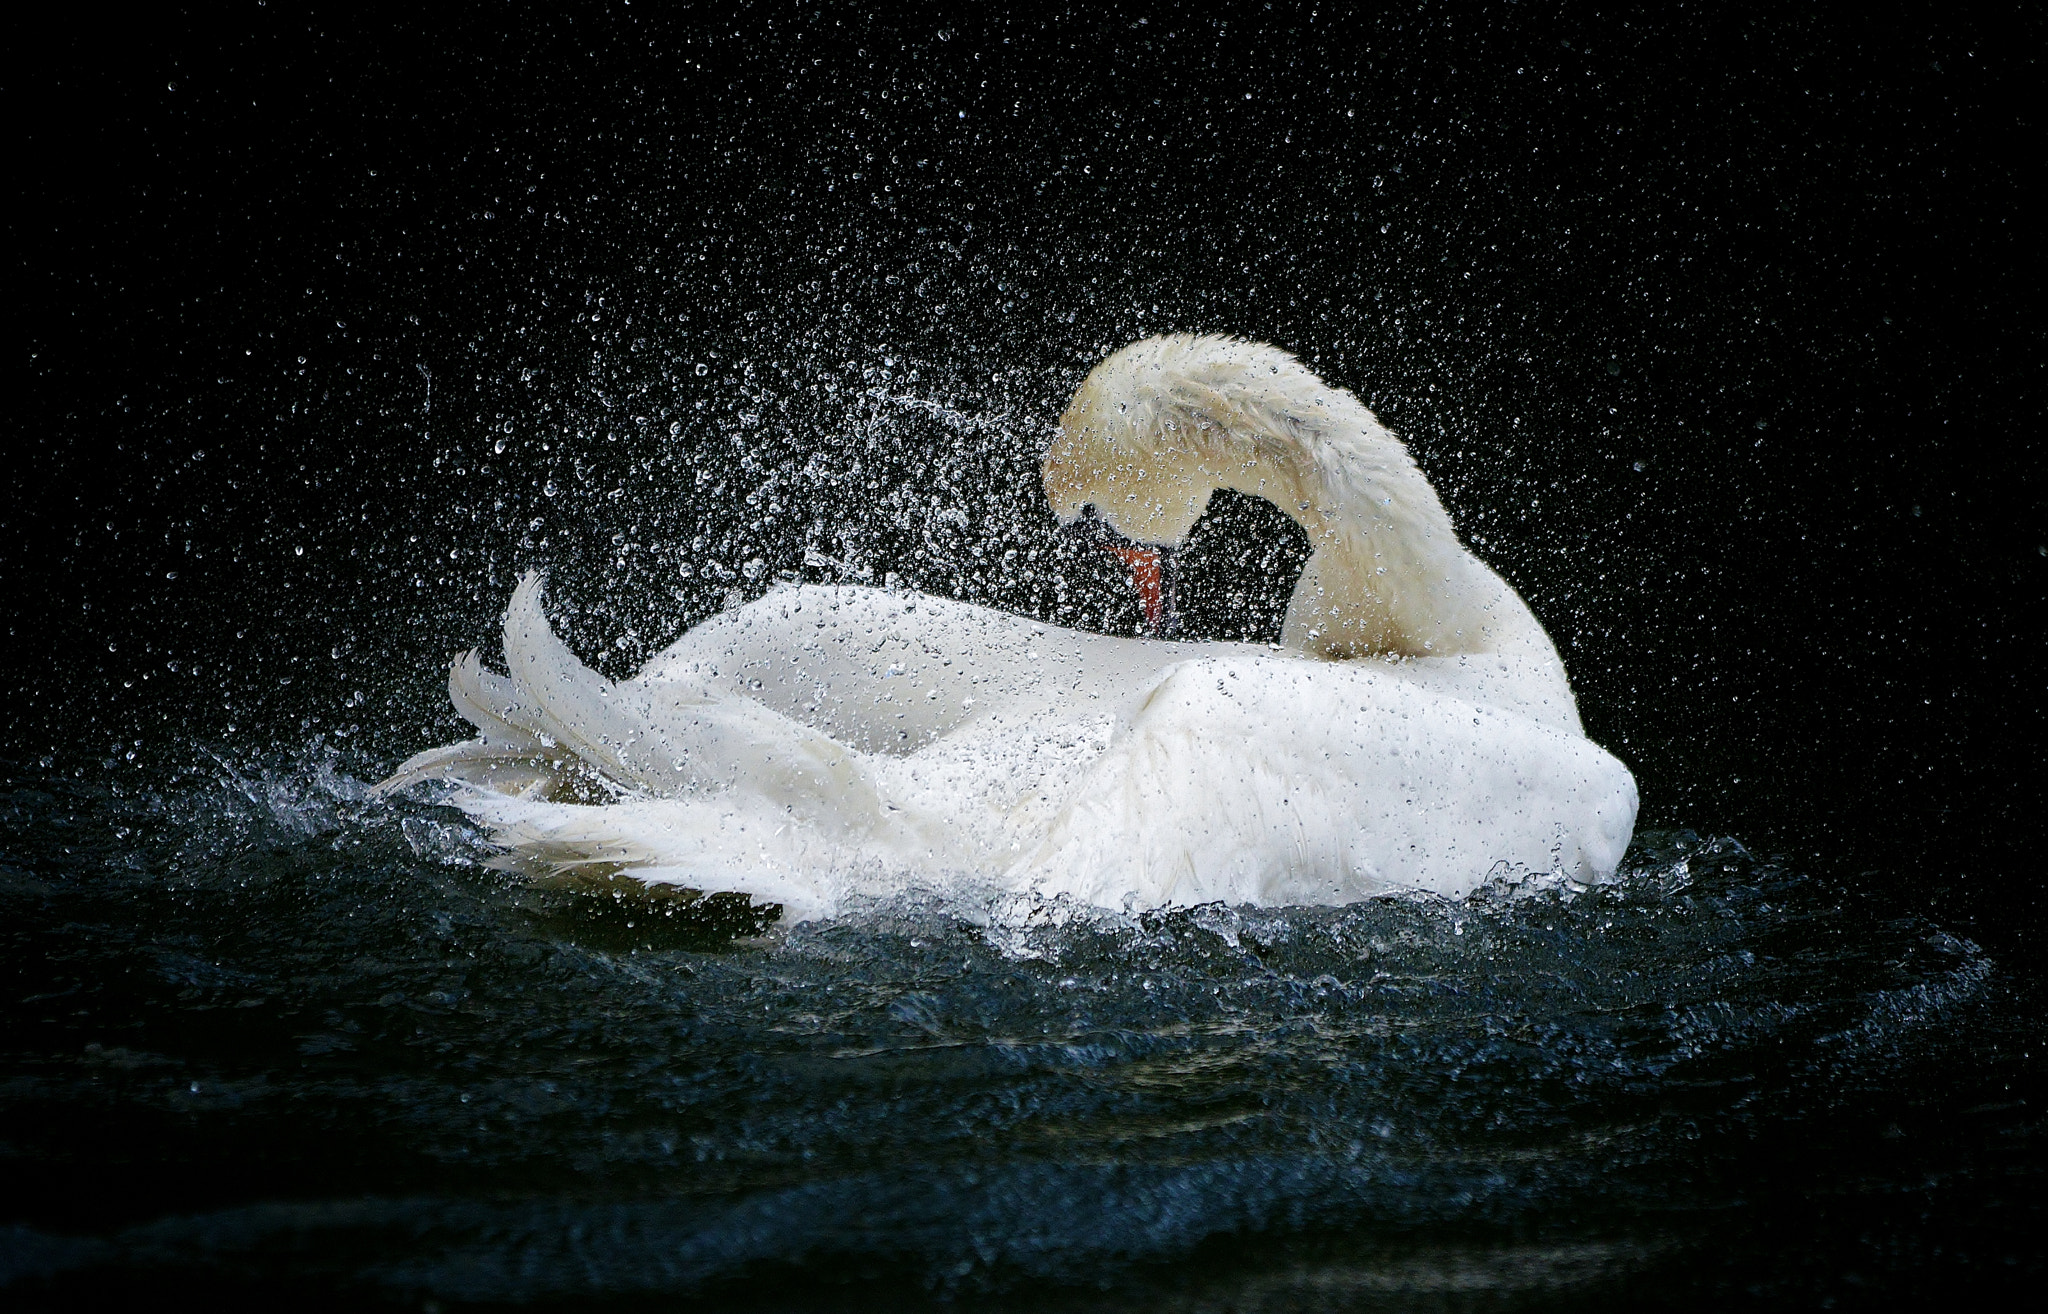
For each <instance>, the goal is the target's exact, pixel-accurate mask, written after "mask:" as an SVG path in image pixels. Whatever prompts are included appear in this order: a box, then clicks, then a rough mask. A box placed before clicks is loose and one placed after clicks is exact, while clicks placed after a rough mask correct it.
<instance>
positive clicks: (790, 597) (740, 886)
mask: <svg viewBox="0 0 2048 1314" xmlns="http://www.w3.org/2000/svg"><path fill="white" fill-rule="evenodd" d="M1043 474H1044V483H1045V489H1046V493H1047V496H1048V497H1049V499H1050V500H1051V503H1052V507H1053V510H1054V513H1055V514H1056V515H1057V516H1058V517H1059V518H1060V520H1061V521H1063V522H1066V523H1069V524H1071V523H1075V522H1079V521H1083V520H1099V521H1100V522H1102V523H1103V524H1104V525H1106V526H1107V529H1108V530H1109V531H1114V533H1115V534H1117V535H1120V536H1121V537H1122V539H1123V540H1124V543H1123V545H1122V551H1123V554H1124V555H1125V556H1126V557H1127V558H1130V559H1133V560H1134V577H1135V578H1136V579H1137V581H1138V582H1139V583H1140V584H1141V586H1142V585H1150V586H1151V587H1150V588H1148V589H1147V592H1148V595H1149V596H1148V597H1147V603H1148V611H1149V612H1151V613H1152V614H1154V615H1155V617H1156V616H1158V615H1159V613H1160V612H1161V611H1162V609H1163V604H1162V599H1161V597H1160V596H1159V593H1160V588H1159V584H1158V581H1159V580H1160V579H1161V573H1160V571H1159V568H1158V566H1157V564H1156V562H1155V561H1154V560H1153V559H1151V558H1150V556H1149V555H1148V554H1149V553H1150V552H1152V551H1155V550H1159V549H1168V550H1170V549H1171V547H1172V546H1173V545H1175V544H1178V543H1179V542H1181V541H1182V540H1183V539H1184V538H1185V537H1186V536H1187V534H1188V531H1189V530H1190V529H1191V528H1192V527H1193V525H1194V523H1195V521H1196V520H1197V519H1198V518H1199V517H1200V515H1201V514H1202V511H1203V509H1204V507H1205V506H1206V504H1207V503H1208V500H1209V497H1210V494H1211V493H1212V492H1213V491H1214V490H1215V489H1218V488H1233V489H1239V490H1241V491H1243V492H1246V493H1251V494H1256V495H1259V496H1262V497H1266V498H1268V499H1270V500H1271V501H1273V502H1274V503H1275V504H1276V505H1278V506H1279V507H1280V508H1281V509H1282V510H1284V511H1286V512H1287V513H1288V514H1289V515H1291V516H1293V517H1294V519H1295V520H1296V521H1298V522H1299V523H1300V524H1301V525H1302V527H1303V528H1304V529H1305V530H1307V532H1308V535H1309V540H1310V542H1311V543H1312V544H1313V546H1314V549H1315V550H1314V554H1313V555H1312V556H1311V557H1310V559H1309V562H1308V564H1307V566H1306V568H1305V569H1304V570H1303V572H1302V576H1301V579H1300V582H1299V584H1298V585H1297V587H1296V589H1295V592H1294V596H1293V599H1292V602H1291V604H1290V606H1289V608H1288V612H1287V617H1286V623H1285V628H1284V631H1283V637H1282V642H1281V644H1280V646H1279V647H1278V648H1277V649H1271V648H1264V647H1258V646H1253V645H1247V644H1237V643H1177V642H1166V641H1160V640H1155V639H1127V638H1116V637H1111V636H1107V635H1100V634H1087V633H1081V632H1077V631H1073V630H1065V629H1060V628H1057V627H1054V626H1049V625H1046V624H1043V623H1040V622H1036V621H1032V620H1029V619H1027V618H1024V617H1020V616H1013V615H1007V614H1004V613H1001V612H997V611H993V610H990V609H988V608H984V607H977V606H971V605H968V604H965V603H960V602H952V601H948V600H945V599H940V598H932V597H925V596H918V595H912V594H903V593H896V592H886V591H881V590H876V589H866V588H851V587H815V586H806V587H799V588H787V589H783V590H779V591H777V592H773V593H770V594H769V595H767V596H766V597H764V598H761V599H760V600H758V601H756V602H754V603H751V604H749V605H747V606H744V607H740V608H737V609H735V610H732V611H729V612H726V613H724V614H723V615H720V616H718V617H715V618H714V619H712V620H710V621H707V622H705V623H704V624H702V625H699V626H698V627H696V628H695V629H693V630H691V631H690V632H689V633H688V634H686V635H684V636H683V637H682V639H681V640H679V641H678V642H677V643H676V644H675V645H674V646H672V647H671V648H669V649H668V650H667V651H665V652H663V653H661V654H660V655H659V656H657V657H655V658H654V659H652V660H651V661H649V662H648V663H647V664H646V666H645V667H644V668H642V670H641V671H640V673H639V674H638V675H637V676H635V677H633V678H632V679H630V680H624V681H620V682H617V683H614V682H611V681H608V680H605V679H603V678H602V677H600V676H598V675H596V674H595V673H593V672H592V671H590V670H589V669H587V668H586V667H585V666H583V664H582V663H581V662H579V661H578V660H577V659H576V658H575V656H574V655H573V654H571V653H570V652H569V650H568V649H567V648H566V647H565V646H564V645H563V644H562V643H561V641H560V640H559V639H558V638H556V636H555V635H554V633H553V631H552V630H551V629H550V628H549V626H548V623H547V620H546V617H545V615H544V614H543V611H542V598H541V582H540V579H539V578H538V577H537V576H535V575H531V574H529V575H528V576H527V577H526V578H525V579H524V580H523V581H522V582H521V583H520V585H519V587H518V589H517V590H516V591H515V592H514V594H513V596H512V602H511V606H510V609H509V610H508V612H507V615H506V618H505V657H506V663H507V665H508V667H509V676H499V675H496V674H493V673H491V672H488V671H486V670H484V669H483V668H482V666H481V665H480V664H479V662H478V660H477V657H476V654H475V653H474V652H471V653H468V654H465V655H464V656H462V657H460V658H458V659H457V661H456V663H455V665H454V668H453V670H452V671H451V672H450V676H449V693H450V696H451V697H452V698H453V700H454V703H455V706H456V708H457V710H458V711H460V712H461V713H462V714H463V716H465V717H466V718H468V719H469V720H470V721H471V722H472V723H474V724H475V725H476V727H477V728H478V730H479V731H480V732H481V734H480V736H479V737H478V738H476V739H472V740H469V741H467V742H464V743H460V744H454V745H450V746H447V747H444V748H438V749H434V750H431V751H429V752H426V753H422V754H420V755H419V756H417V757H415V758H413V759H412V760H411V761H409V762H407V763H405V764H404V765H403V766H401V767H400V768H399V769H398V771H397V772H396V773H395V774H394V775H393V776H392V777H391V779H390V780H388V781H386V782H385V784H384V786H383V788H385V789H387V790H389V789H397V788H401V787H403V786H405V785H408V784H411V783H414V782H416V781H420V780H425V779H441V780H447V781H450V782H453V783H455V784H456V785H457V786H458V789H457V793H456V795H455V801H456V802H457V803H458V804H459V805H460V806H461V807H463V808H464V809H465V810H467V811H468V812H469V813H471V814H472V815H473V816H475V817H477V818H478V819H480V820H481V821H482V822H483V823H484V824H485V825H486V826H487V827H488V828H489V829H490V831H491V833H492V837H493V839H494V840H495V841H496V842H497V843H499V844H501V845H503V846H505V847H506V849H507V850H508V852H509V853H510V854H511V855H512V856H513V858H514V860H516V861H517V862H519V863H520V864H522V865H524V866H526V867H528V868H529V869H538V870H544V871H554V872H573V871H577V870H591V869H595V870H601V871H613V870H623V871H625V872H626V873H627V874H630V875H631V876H634V877H637V878H639V879H641V880H643V881H647V882H649V883H654V884H663V883H666V884H673V885H680V886H683V887H686V888H689V889H694V890H702V891H707V892H715V891H729V892H742V893H745V894H747V895H749V896H752V897H753V898H754V899H756V900H758V901H760V902H763V903H769V902H773V903H780V904H781V905H782V906H783V909H784V916H785V917H786V918H791V919H802V918H807V917H815V916H828V915H830V914H831V913H832V912H833V911H834V910H835V909H836V908H838V907H839V906H840V904H841V903H842V901H843V900H844V898H845V897H847V896H848V895H849V894H851V893H854V892H859V891H881V890H886V889H889V888H894V887H895V886H897V885H899V884H900V883H901V882H903V881H904V880H905V879H906V878H910V879H915V880H920V881H925V882H932V881H947V882H963V881H964V882H968V883H973V884H979V885H981V886H983V887H996V888H1002V889H1015V890H1027V891H1035V892H1037V893H1039V894H1041V895H1048V896H1050V895H1060V894H1064V895H1067V896H1070V897H1073V898H1077V899H1080V900H1083V901H1086V902H1089V903H1094V904H1099V905H1104V906H1111V907H1115V906H1137V907H1157V906H1162V905H1166V904H1195V903H1202V902H1207V901H1210V900H1218V899H1220V900H1225V901H1229V902H1233V903H1236V902H1253V903H1262V904H1284V903H1317V904H1327V903H1342V902H1348V901H1352V900H1356V899H1360V898H1364V897H1368V896H1371V895H1374V894H1379V893H1385V892H1389V891H1395V890H1404V889H1419V890H1428V891H1434V892H1437V893H1441V894H1445V895H1450V896H1457V895H1462V894H1464V893H1467V892H1469V891H1470V890H1471V889H1472V888H1474V887H1475V886H1476V885H1478V884H1479V883H1481V882H1482V881H1484V880H1485V879H1486V878H1487V877H1488V875H1489V873H1492V872H1495V871H1498V870H1499V869H1500V868H1501V865H1502V864H1507V866H1508V867H1510V868H1519V869H1524V870H1534V871H1540V872H1559V873H1562V874H1564V875H1567V876H1570V877H1572V878H1574V879H1577V880H1580V881H1597V880H1601V879H1605V878H1607V877H1609V876H1611V875H1612V873H1613V872H1614V870H1615V868H1616V866H1617V865H1618V864H1619V862H1620V859H1621V856H1622V852H1623V850H1624V849H1625V848H1626V847H1627V845H1628V841H1629V837H1630V834H1631V832H1632V831H1633V829H1634V825H1635V815H1636V788H1635V781H1634V779H1633V778H1632V777H1631V776H1630V775H1629V772H1628V769H1627V768H1626V767H1624V766H1623V765H1622V764H1621V763H1620V762H1619V761H1617V760H1615V758H1613V757H1612V756H1611V755H1609V754H1608V753H1606V752H1605V751H1604V750H1602V749H1601V748H1600V747H1599V746H1597V745H1596V744H1594V743H1592V742H1591V741H1590V740H1588V739H1587V738H1586V737H1585V735H1584V732H1583V731H1582V730H1581V728H1580V725H1579V717H1578V711H1577V707H1576V705H1575V704H1574V702H1573V699H1572V693H1571V688H1570V685H1569V684H1568V683H1567V681H1566V678H1565V672H1564V667H1563V665H1562V663H1561V662H1560V661H1559V660H1558V657H1557V651H1556V649H1555V648H1554V647H1553V646H1552V645H1551V642H1550V639H1549V637H1548V636H1547V635H1546V634H1545V633H1544V631H1543V628H1542V626H1541V625H1540V624H1539V623H1538V622H1537V620H1536V618H1535V616H1534V615H1533V614H1532V613H1531V612H1530V611H1529V609H1528V607H1527V606H1526V605H1525V604H1524V603H1523V602H1522V600H1521V598H1520V597H1519V596H1517V595H1516V593H1515V591H1514V590H1513V589H1512V588H1510V587H1508V585H1507V584H1506V583H1505V582H1503V581H1502V580H1501V579H1500V577H1499V576H1497V575H1495V574H1494V573H1493V571H1491V570H1490V569H1488V568H1487V567H1486V565H1485V564H1484V563H1482V562H1481V561H1480V560H1479V559H1478V558H1477V557H1475V556H1473V555H1472V554H1471V553H1470V552H1468V551H1467V550H1466V549H1465V548H1464V547H1463V546H1461V545H1460V544H1459V542H1458V540H1457V536H1456V534H1455V533H1454V532H1453V530H1452V528H1451V524H1450V519H1449V517H1448V516H1447V515H1446V514H1445V512H1444V509H1443V506H1442V504H1441V503H1440V502H1439V501H1438V500H1437V497H1436V493H1435V491H1434V490H1432V489H1431V488H1430V486H1429V484H1428V482H1427V481H1426V480H1425V479H1424V478H1423V477H1422V475H1421V473H1420V472H1419V471H1418V470H1417V469H1416V467H1415V463H1414V461H1413V460H1412V459H1411V458H1410V456H1409V455H1408V452H1407V449H1406V448H1405V447H1404V446H1403V445H1402V444H1401V442H1400V440H1399V439H1398V438H1396V437H1395V436H1394V435H1393V434H1392V433H1390V432H1388V431H1387V430H1386V429H1385V428H1383V427H1382V426H1381V425H1380V423H1379V422H1378V421H1377V420H1376V419H1375V418H1374V417H1373V415H1372V414H1371V412H1369V411H1368V410H1366V408H1365V407H1364V406H1363V405H1361V404H1360V403H1359V402H1358V400H1357V399H1356V398H1354V397H1352V396H1351V395H1350V394H1349V393H1347V392H1345V391H1343V390H1342V389H1337V388H1331V387H1329V386H1328V385H1326V384H1324V383H1323V382H1322V381H1321V380H1319V379H1317V378H1316V377H1315V376H1314V375H1313V374H1312V373H1310V372H1309V371H1308V370H1307V369H1306V368H1304V367H1303V366H1302V365H1301V364H1300V363H1299V362H1297V361H1295V360H1294V359H1293V358H1292V357H1290V356H1288V355H1287V354H1286V353H1284V352H1282V351H1280V350H1278V349H1277V348H1274V347H1270V346H1264V345H1259V344H1253V343H1247V342H1241V341H1236V340H1233V339H1229V338H1221V337H1194V336H1185V335H1176V336H1171V337H1161V338H1151V339H1148V340H1146V341H1143V342H1139V343H1136V344H1134V345H1133V346H1130V347H1127V348H1125V349H1124V350H1123V351H1121V352H1119V353H1117V354H1116V355H1114V356H1112V357H1110V358H1109V359H1107V360H1105V361H1104V362H1103V363H1102V364H1101V365H1100V366H1098V367H1097V368H1096V369H1095V371H1094V372H1093V373H1091V374H1090V375H1089V376H1088V378H1087V380H1086V381H1085V382H1084V383H1083V384H1082V386H1081V388H1080V390H1079V391H1078V392H1077V393H1076V394H1075V396H1074V399H1073V402H1072V404H1071V405H1070V406H1069V407H1068V409H1067V412H1066V414H1065V415H1064V416H1063V417H1062V418H1061V420H1060V432H1059V435H1058V437H1057V438H1056V439H1055V440H1054V442H1053V443H1052V446H1051V448H1050V450H1049V451H1048V452H1047V453H1046V456H1045V461H1044V468H1043Z"/></svg>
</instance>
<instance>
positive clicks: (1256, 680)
mask: <svg viewBox="0 0 2048 1314" xmlns="http://www.w3.org/2000/svg"><path fill="white" fill-rule="evenodd" d="M1635 813H1636V791H1635V781H1634V780H1633V778H1632V777H1630V775H1629V773H1628V769H1627V768H1626V767H1624V766H1622V764H1621V763H1620V762H1618V761H1616V760H1615V759H1614V758H1613V757H1611V756H1609V755H1608V754H1607V753H1606V752H1604V751H1603V750H1601V749H1600V748H1599V747H1598V746H1597V745H1595V744H1593V743H1591V742H1590V741H1588V740H1585V739H1582V738H1578V737H1576V736H1571V735H1566V734H1562V733H1559V732H1557V731H1555V730H1550V729H1546V728H1545V727H1543V726H1541V725H1538V724H1536V723H1535V722H1533V721H1531V720H1529V719H1527V718H1525V717H1520V716H1515V715H1512V714H1510V713H1505V712H1501V711H1497V710H1492V709H1487V708H1482V707H1477V706H1474V705H1472V704H1470V703H1466V702H1464V701H1462V700H1459V699H1456V698H1450V697H1445V696H1443V695H1440V694H1436V693H1433V692H1431V691H1429V690H1426V689H1420V688H1417V687H1415V686H1414V685H1412V684H1409V683H1406V682H1403V681H1399V680H1394V679H1389V678H1387V676H1386V675H1385V674H1384V673H1382V672H1378V671H1375V670H1374V669H1372V668H1371V666H1370V665H1360V664H1337V663H1314V662H1299V661H1268V660H1258V659H1244V658H1218V659H1206V660H1198V661H1190V662H1185V663H1182V664H1181V665H1178V666H1176V667H1174V668H1172V669H1171V670H1169V671H1168V672H1166V673H1165V675H1164V676H1163V677H1162V678H1160V679H1159V681H1158V682H1157V683H1156V685H1154V687H1153V688H1152V690H1151V692H1150V694H1149V695H1148V696H1147V697H1146V698H1145V700H1144V701H1143V703H1142V705H1141V706H1140V708H1139V710H1138V711H1137V713H1136V715H1135V716H1134V718H1133V720H1132V722H1131V725H1130V728H1129V730H1128V731H1127V732H1126V733H1125V734H1124V735H1123V736H1122V737H1121V738H1120V740H1119V741H1118V742H1117V743H1116V744H1114V745H1113V746H1112V747H1111V748H1110V750H1109V751H1108V752H1107V753H1105V754H1104V755H1103V756H1102V757H1101V758H1100V759H1098V760H1097V761H1096V763H1095V764H1094V765H1093V766H1092V767H1091V768H1090V769H1089V770H1088V771H1086V772H1085V773H1083V775H1082V776H1081V778H1080V779H1079V780H1078V781H1077V782H1076V784H1075V786H1074V788H1073V790H1072V792H1071V794H1070V795H1069V802H1068V803H1067V805H1066V807H1065V809H1064V810H1063V811H1062V812H1061V813H1060V814H1059V815H1058V816H1057V817H1056V818H1055V820H1054V821H1053V823H1052V825H1051V826H1050V827H1049V829H1048V831H1047V833H1046V835H1045V838H1044V840H1043V842H1042V843H1041V844H1040V845H1039V846H1038V848H1037V849H1036V851H1035V852H1032V853H1030V854H1029V855H1027V857H1026V858H1025V859H1024V861H1023V862H1022V863H1020V864H1019V867H1018V868H1017V869H1016V870H1015V871H1014V872H1013V877H1016V878H1020V879H1023V880H1025V881H1028V882H1029V883H1031V884H1033V885H1035V886H1036V887H1037V888H1039V889H1041V890H1043V891H1045V892H1047V893H1059V892H1065V893H1068V894H1071V895H1073V896H1075V897H1078V898H1081V899H1085V900H1087V901H1088V902H1091V903H1096V904H1103V905H1109V906H1115V905H1117V904H1119V903H1120V902H1122V901H1123V900H1124V898H1125V897H1126V896H1127V895H1128V896H1134V897H1135V898H1136V899H1137V901H1138V902H1139V903H1141V904H1143V905H1158V904H1163V903H1179V904H1190V903H1201V902H1206V901H1209V900H1214V899H1222V900H1226V901H1229V902H1233V903H1235V902H1255V903H1268V904H1277V903H1342V902H1348V901H1350V900H1354V899H1358V898H1362V897H1366V896H1369V895H1372V894H1375V893H1379V892H1383V891H1389V890H1399V889H1424V890H1433V891H1436V892H1439V893H1444V894H1450V895H1458V894H1463V893H1466V892H1468V891H1469V890H1471V889H1472V888H1473V887H1474V886H1475V885H1477V884H1478V883H1479V882H1480V881H1482V880H1484V879H1485V877H1486V876H1487V873H1488V872H1489V871H1490V870H1492V869H1493V868H1495V866H1496V865H1497V864H1500V863H1508V864H1510V865H1511V866H1515V867H1521V868H1526V869H1532V870H1537V871H1562V872H1565V873H1568V874H1570V875H1573V876H1575V877H1577V878H1579V879H1582V880H1596V879H1603V878H1605V877H1607V876H1609V875H1611V874H1612V873H1613V871H1614V869H1615V867H1616V866H1617V865H1618V864H1619V862H1620V859H1621V855H1622V851H1623V849H1625V848H1626V847H1627V844H1628V839H1629V835H1630V833H1631V832H1632V830H1633V829H1634V825H1635Z"/></svg>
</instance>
